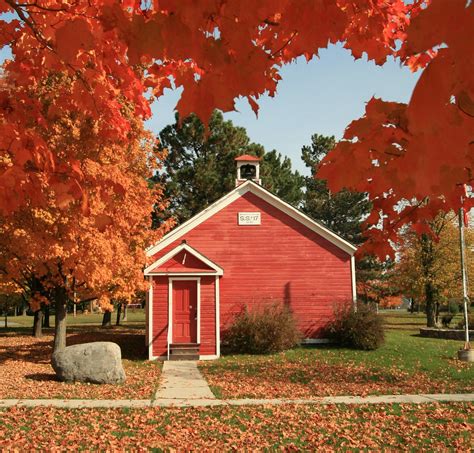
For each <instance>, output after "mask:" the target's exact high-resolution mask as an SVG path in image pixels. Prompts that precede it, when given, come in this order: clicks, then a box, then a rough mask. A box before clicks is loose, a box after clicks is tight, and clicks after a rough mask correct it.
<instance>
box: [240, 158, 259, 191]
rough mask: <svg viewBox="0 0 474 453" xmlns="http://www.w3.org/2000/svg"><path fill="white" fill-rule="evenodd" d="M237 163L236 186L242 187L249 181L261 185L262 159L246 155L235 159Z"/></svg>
mask: <svg viewBox="0 0 474 453" xmlns="http://www.w3.org/2000/svg"><path fill="white" fill-rule="evenodd" d="M235 161H236V162H237V179H236V180H235V186H236V187H237V186H240V185H241V184H243V183H244V182H245V181H248V180H249V179H250V180H251V181H253V182H255V183H257V184H261V180H260V158H259V157H256V156H250V155H248V154H244V155H243V156H239V157H236V158H235Z"/></svg>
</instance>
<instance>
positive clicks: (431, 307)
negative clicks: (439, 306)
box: [425, 282, 436, 327]
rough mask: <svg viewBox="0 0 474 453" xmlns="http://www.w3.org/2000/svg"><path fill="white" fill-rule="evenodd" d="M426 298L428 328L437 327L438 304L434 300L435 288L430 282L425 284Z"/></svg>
mask: <svg viewBox="0 0 474 453" xmlns="http://www.w3.org/2000/svg"><path fill="white" fill-rule="evenodd" d="M425 298H426V325H427V326H428V327H436V303H435V300H434V288H433V285H432V284H431V283H430V282H428V283H426V284H425Z"/></svg>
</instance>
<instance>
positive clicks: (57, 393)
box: [0, 327, 161, 399]
mask: <svg viewBox="0 0 474 453" xmlns="http://www.w3.org/2000/svg"><path fill="white" fill-rule="evenodd" d="M70 330H71V331H70V333H69V334H68V338H67V344H68V345H72V344H77V343H86V342H89V341H113V342H115V343H118V344H119V345H120V347H121V349H122V358H123V365H124V369H125V373H126V375H127V381H126V382H125V383H124V384H123V385H94V384H80V383H74V384H73V383H64V382H59V381H57V380H56V375H55V373H54V370H53V369H52V367H51V364H50V360H51V351H52V340H53V336H52V335H51V334H48V335H45V336H44V337H43V338H41V339H36V338H33V337H31V336H30V335H28V334H26V333H23V334H20V333H18V332H10V333H7V334H2V335H0V398H85V399H89V398H90V399H145V398H151V397H152V395H153V392H154V390H156V388H157V386H158V384H159V379H160V374H161V364H160V363H157V362H148V361H145V360H144V349H145V344H144V330H142V329H132V328H114V329H111V330H104V329H100V328H91V327H88V328H76V329H70Z"/></svg>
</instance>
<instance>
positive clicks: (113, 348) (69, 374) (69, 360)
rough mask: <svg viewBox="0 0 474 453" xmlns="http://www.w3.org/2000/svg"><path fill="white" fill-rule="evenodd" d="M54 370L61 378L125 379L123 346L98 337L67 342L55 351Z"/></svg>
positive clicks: (97, 381)
mask: <svg viewBox="0 0 474 453" xmlns="http://www.w3.org/2000/svg"><path fill="white" fill-rule="evenodd" d="M51 364H52V365H53V368H54V371H56V374H57V376H58V378H59V380H61V381H68V382H69V381H78V382H92V383H94V384H120V383H122V382H125V371H124V370H123V367H122V351H121V350H120V346H119V345H118V344H116V343H112V342H110V341H97V342H94V343H83V344H75V345H73V346H68V347H66V348H65V349H63V350H60V351H57V352H55V353H53V357H52V360H51Z"/></svg>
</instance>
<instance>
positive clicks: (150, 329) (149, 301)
mask: <svg viewBox="0 0 474 453" xmlns="http://www.w3.org/2000/svg"><path fill="white" fill-rule="evenodd" d="M149 282H150V287H149V288H148V297H147V307H146V308H147V310H146V315H147V318H148V319H147V321H148V322H147V342H148V360H154V358H155V357H154V356H153V340H154V335H153V277H149Z"/></svg>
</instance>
